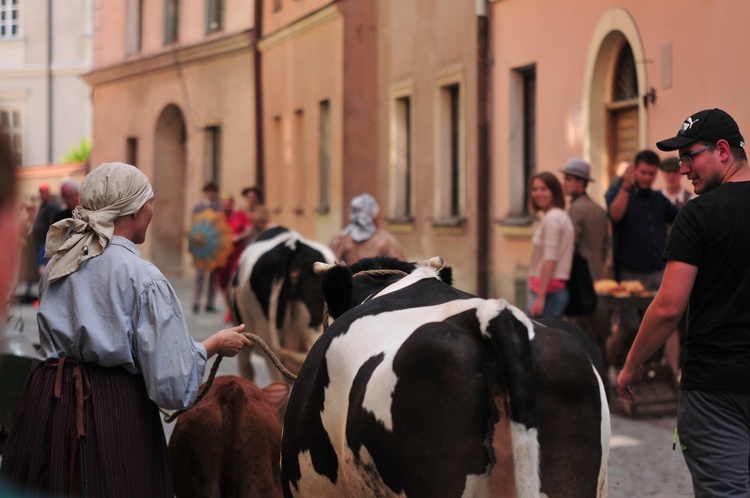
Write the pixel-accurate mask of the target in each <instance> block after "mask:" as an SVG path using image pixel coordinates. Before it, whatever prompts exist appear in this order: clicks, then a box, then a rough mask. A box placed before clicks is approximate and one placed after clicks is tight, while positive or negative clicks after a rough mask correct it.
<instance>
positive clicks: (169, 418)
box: [159, 270, 408, 424]
mask: <svg viewBox="0 0 750 498" xmlns="http://www.w3.org/2000/svg"><path fill="white" fill-rule="evenodd" d="M366 275H373V276H382V275H401V276H406V275H408V273H406V272H403V271H401V270H363V271H360V272H357V273H355V274H354V275H352V278H357V277H362V276H366ZM323 327H324V330H325V329H327V328H328V304H327V303H325V302H324V303H323ZM242 335H244V336H245V337H247V338H248V339H250V340H251V341H253V343H254V344H257V345H258V346H260V349H262V350H263V352H264V353H266V356H268V358H269V359H270V360H271V362H272V363H273V365H274V366H275V367H276V368H277V369H278V371H279V372H281V375H283V376H284V377H286V378H287V379H289V380H291V381H292V382H294V381H296V380H297V376H296V375H294V374H293V373H292V372H290V371H289V370H287V369H286V367H284V365H282V364H281V360H279V358H278V357H277V356H276V355H275V354H273V351H271V348H269V347H268V344H266V343H265V341H263V339H261V338H260V337H258V336H257V335H255V334H251V333H250V332H243V333H242ZM222 358H223V356H221V355H218V356H217V357H216V360H215V361H214V364H213V366H212V367H211V372H210V373H209V374H208V380H207V381H206V382H204V383H203V386H202V388H201V390H200V392H199V393H198V396H196V397H195V403H193V404H192V405H191V406H189V407H188V408H183V409H181V410H176V411H173V412H170V411H168V410H165V409H163V408H159V410H160V411H161V412H162V413H163V414H164V421H165V422H166V423H168V424H169V423H172V422H173V421H174V420H175V419H176V418H177V417H179V416H180V415H182V414H183V413H185V412H186V411H188V410H189V409H190V408H192V407H193V406H195V405H197V404H198V402H199V401H200V400H202V399H203V398H204V397H205V396H206V394H207V393H208V390H209V389H210V388H211V384H213V383H214V378H215V377H216V372H217V371H218V370H219V364H220V363H221V359H222Z"/></svg>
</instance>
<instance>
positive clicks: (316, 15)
mask: <svg viewBox="0 0 750 498" xmlns="http://www.w3.org/2000/svg"><path fill="white" fill-rule="evenodd" d="M343 17H344V16H343V15H342V14H341V11H340V10H339V8H338V6H337V5H336V4H335V3H333V4H329V5H327V6H325V7H323V8H322V9H320V10H317V11H315V12H313V13H311V14H309V15H307V16H305V17H303V18H302V19H300V20H298V21H296V22H294V24H291V25H289V26H287V27H285V28H281V29H279V30H278V31H274V32H273V33H271V34H269V35H267V36H264V37H263V38H262V39H261V40H260V41H259V42H258V50H260V52H261V53H263V52H266V51H268V50H270V49H271V48H273V47H275V46H277V45H281V44H282V43H285V42H287V41H289V40H291V39H293V38H296V37H298V36H300V35H303V34H304V33H307V32H308V31H312V30H314V29H316V28H318V27H320V26H322V25H324V24H327V23H329V22H331V21H335V20H337V19H342V18H343Z"/></svg>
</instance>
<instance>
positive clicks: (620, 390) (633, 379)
mask: <svg viewBox="0 0 750 498" xmlns="http://www.w3.org/2000/svg"><path fill="white" fill-rule="evenodd" d="M642 378H643V365H637V366H631V365H629V364H627V363H626V364H625V366H624V367H622V370H621V371H620V374H619V375H618V376H617V394H618V395H619V396H620V397H621V398H622V399H626V400H628V401H635V396H634V395H633V390H632V386H639V385H641V379H642Z"/></svg>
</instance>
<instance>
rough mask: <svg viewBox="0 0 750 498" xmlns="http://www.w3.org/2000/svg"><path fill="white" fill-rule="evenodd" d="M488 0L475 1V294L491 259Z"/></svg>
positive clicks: (486, 278)
mask: <svg viewBox="0 0 750 498" xmlns="http://www.w3.org/2000/svg"><path fill="white" fill-rule="evenodd" d="M487 11H488V4H487V0H476V14H477V293H478V294H479V296H480V297H485V298H486V297H489V290H490V279H491V277H492V268H491V267H490V266H491V259H490V229H491V227H490V208H491V206H490V202H489V199H490V178H491V176H490V173H491V167H490V166H491V162H490V140H489V135H490V125H491V118H490V115H491V112H492V109H491V107H490V65H491V64H492V61H491V57H490V50H491V47H490V24H489V17H488V12H487Z"/></svg>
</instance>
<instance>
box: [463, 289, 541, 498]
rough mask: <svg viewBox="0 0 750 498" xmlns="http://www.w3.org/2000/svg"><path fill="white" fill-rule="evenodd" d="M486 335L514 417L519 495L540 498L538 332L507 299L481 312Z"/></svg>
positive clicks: (480, 310)
mask: <svg viewBox="0 0 750 498" xmlns="http://www.w3.org/2000/svg"><path fill="white" fill-rule="evenodd" d="M477 317H478V319H479V323H480V324H481V330H482V335H483V336H484V337H486V338H487V339H488V340H489V341H490V342H491V343H492V345H493V346H494V348H495V350H496V352H497V355H498V365H500V367H501V368H502V376H503V377H504V379H505V381H506V384H507V390H508V398H509V399H508V401H509V405H510V414H511V444H512V446H513V448H512V450H513V462H514V467H515V484H516V492H517V495H518V496H519V498H520V497H538V496H540V490H541V478H540V474H539V439H538V433H537V426H538V421H537V410H536V389H535V387H534V369H533V365H532V359H531V339H532V338H533V335H534V328H533V326H532V324H531V321H530V320H529V319H528V317H526V315H525V314H524V313H523V312H522V311H521V310H519V309H518V308H515V307H513V306H510V305H509V304H508V303H507V301H505V300H504V299H499V300H490V301H486V302H485V303H483V304H482V305H481V306H480V307H479V308H478V309H477Z"/></svg>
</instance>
